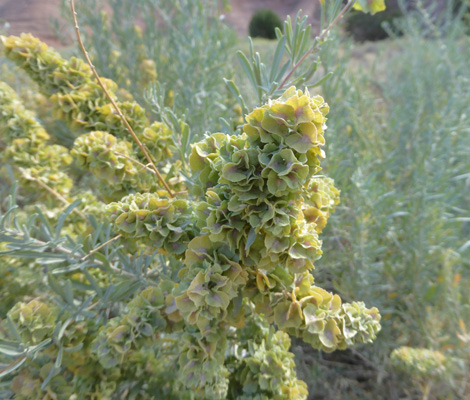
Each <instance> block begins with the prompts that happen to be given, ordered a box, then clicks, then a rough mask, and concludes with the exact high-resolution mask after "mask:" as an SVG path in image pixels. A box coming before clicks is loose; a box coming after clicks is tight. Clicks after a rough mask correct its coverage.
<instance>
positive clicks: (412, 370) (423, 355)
mask: <svg viewBox="0 0 470 400" xmlns="http://www.w3.org/2000/svg"><path fill="white" fill-rule="evenodd" d="M390 361H391V363H392V365H393V367H394V368H396V369H397V370H398V371H400V372H402V373H404V374H407V375H410V376H411V377H413V378H414V379H418V380H419V379H423V378H428V379H429V378H434V379H435V378H439V377H444V376H446V375H448V373H449V370H450V368H451V364H452V362H451V360H449V359H448V358H447V357H446V356H445V355H444V354H443V353H442V352H440V351H433V350H429V349H424V348H417V347H407V346H403V347H398V348H397V349H395V350H393V351H392V354H391V355H390Z"/></svg>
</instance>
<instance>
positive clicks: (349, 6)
mask: <svg viewBox="0 0 470 400" xmlns="http://www.w3.org/2000/svg"><path fill="white" fill-rule="evenodd" d="M355 2H356V0H349V2H348V4H346V5H345V6H344V8H343V9H342V10H341V11H340V13H339V14H338V15H337V16H336V18H335V19H334V20H333V21H332V22H331V24H330V25H328V26H327V28H326V29H325V30H324V31H323V32H322V33H321V34H320V36H317V37H316V38H315V41H314V44H313V46H312V47H311V48H310V50H308V51H307V52H306V53H305V54H304V55H303V57H302V58H301V59H300V60H299V61H298V62H297V64H295V65H294V66H293V67H292V70H291V71H290V72H289V73H288V74H287V76H286V77H285V78H284V80H283V81H282V82H281V84H280V85H279V87H278V89H282V88H283V87H284V85H285V84H286V83H287V82H288V81H289V79H290V78H291V77H292V75H293V74H294V72H295V71H296V70H297V68H299V66H300V65H301V64H302V63H303V62H304V61H305V60H306V59H307V57H308V56H309V55H310V54H312V53H314V52H315V50H317V45H318V43H319V42H321V41H322V40H323V39H325V37H326V35H327V34H328V32H329V31H330V30H331V29H332V28H333V27H334V26H335V25H336V24H337V23H338V22H339V20H340V19H341V18H343V16H344V14H346V13H347V12H348V11H349V9H350V8H351V7H352V6H353V4H354V3H355Z"/></svg>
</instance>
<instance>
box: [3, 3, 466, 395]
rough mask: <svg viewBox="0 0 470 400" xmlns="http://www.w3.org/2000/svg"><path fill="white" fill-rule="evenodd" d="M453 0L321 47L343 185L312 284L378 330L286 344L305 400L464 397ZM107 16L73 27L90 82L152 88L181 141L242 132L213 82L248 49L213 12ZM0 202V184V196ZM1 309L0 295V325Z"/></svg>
mask: <svg viewBox="0 0 470 400" xmlns="http://www.w3.org/2000/svg"><path fill="white" fill-rule="evenodd" d="M431 3H432V2H431ZM466 3H468V2H466V1H465V0H460V1H456V2H448V3H447V7H445V9H443V10H440V11H439V12H437V11H436V10H437V8H434V9H433V5H432V4H431V5H430V6H429V4H427V6H426V7H425V6H424V5H422V4H421V3H420V2H417V3H416V5H415V6H414V7H413V9H410V8H409V7H407V4H406V2H402V3H400V4H399V5H398V6H397V7H390V8H389V11H387V12H386V13H383V14H377V15H375V16H373V17H370V16H365V15H364V14H361V16H360V17H359V15H356V14H354V13H353V14H351V15H350V16H349V17H348V19H347V21H345V25H344V26H343V30H338V31H335V32H333V33H332V35H331V38H330V41H329V42H328V43H327V44H326V45H325V46H324V47H323V48H322V50H321V60H322V66H323V69H324V71H325V72H327V71H334V74H333V76H332V77H331V78H330V79H329V80H327V81H326V82H324V83H323V84H322V86H321V88H318V91H319V92H320V93H321V94H322V95H323V96H324V97H325V99H326V101H327V102H328V103H329V104H330V105H332V112H331V114H330V115H329V119H328V131H327V132H326V142H327V149H326V151H327V155H328V158H327V160H328V161H327V165H326V166H325V172H326V173H327V174H328V175H329V176H331V177H332V178H334V179H335V182H336V186H337V187H338V188H340V189H341V199H342V201H341V204H340V205H339V206H337V211H336V213H335V214H334V215H333V216H332V217H331V219H330V223H329V224H328V226H327V227H326V229H325V232H324V235H323V241H324V243H323V246H324V247H323V251H324V255H323V258H322V259H321V260H320V261H319V262H317V263H316V268H317V277H318V278H317V281H318V283H319V284H321V285H323V287H325V288H328V289H330V290H333V291H335V292H337V293H339V294H340V295H341V297H343V298H344V299H345V300H346V301H349V300H352V299H354V298H360V299H362V300H364V301H365V302H366V303H368V304H373V305H376V306H377V307H378V308H379V309H380V310H381V312H382V315H383V317H384V318H383V321H382V325H383V328H382V332H381V333H380V335H379V336H378V339H377V340H376V342H375V343H374V344H373V345H367V346H363V347H360V348H357V349H352V350H346V351H342V352H335V353H332V354H328V355H326V354H323V353H320V352H316V351H313V350H312V349H311V348H309V346H305V345H304V344H303V343H301V342H300V341H293V346H292V349H293V351H294V353H295V354H296V363H297V368H298V374H299V377H300V378H301V379H304V380H305V381H306V382H307V384H308V386H309V392H310V398H312V399H314V398H325V399H335V398H341V399H358V400H359V399H403V398H406V399H421V398H429V399H465V398H468V396H470V387H469V383H468V382H470V372H469V368H470V352H469V348H470V300H469V299H470V296H469V287H470V262H469V260H470V64H469V60H470V40H469V37H468V36H466V32H467V33H468V26H469V25H468V21H469V19H468V11H467V10H466V8H465V6H466ZM110 4H111V7H112V10H113V12H112V13H108V14H104V13H101V12H97V10H99V9H100V2H98V1H96V0H85V1H82V2H80V8H79V16H80V24H81V26H82V28H83V31H84V32H85V33H86V45H87V48H88V49H89V51H90V53H91V55H92V58H93V62H94V63H95V65H96V67H97V69H98V71H100V74H101V75H102V76H105V77H107V78H111V79H113V80H115V81H116V82H117V83H118V85H119V87H120V88H124V89H125V90H123V91H122V92H121V93H120V94H119V95H120V96H121V98H122V99H126V98H130V97H133V98H135V99H137V100H138V101H139V102H140V103H141V104H145V99H148V97H149V96H146V95H145V92H146V91H147V90H148V89H149V87H152V84H151V83H152V81H155V82H158V84H156V85H155V86H154V87H153V91H154V94H155V93H156V94H157V95H156V96H151V99H152V100H153V103H152V102H151V104H150V105H149V106H148V107H147V113H148V114H149V115H150V116H151V115H152V111H155V112H156V113H157V114H156V115H159V113H160V114H161V112H163V111H162V110H164V109H165V107H166V108H168V109H170V110H171V112H173V113H174V115H177V116H178V118H181V119H183V120H185V121H190V125H191V131H192V132H193V135H195V136H194V140H195V138H196V137H199V136H200V135H202V134H203V133H204V132H206V131H213V132H215V131H218V130H220V129H221V126H220V124H219V118H220V117H223V118H225V119H227V120H230V121H233V124H234V126H236V125H237V124H239V123H241V122H242V115H241V110H240V109H239V108H237V106H236V102H235V100H234V99H233V98H232V97H231V95H230V93H229V91H228V90H227V89H226V87H225V85H224V82H223V79H222V78H224V77H225V78H233V77H237V76H241V75H242V73H241V71H240V67H239V66H238V65H237V64H236V62H235V57H234V49H235V48H236V47H239V46H242V47H243V46H244V43H245V41H246V40H245V38H238V39H237V37H236V35H235V34H234V32H232V31H231V30H230V29H229V28H228V27H227V26H226V25H225V24H223V21H221V20H220V19H219V17H218V15H219V10H220V8H219V7H223V6H224V5H220V4H219V3H218V2H216V1H209V0H208V1H191V0H180V1H179V2H178V3H177V4H178V5H179V6H177V7H175V5H174V2H173V1H170V0H161V1H158V2H156V1H150V0H141V1H139V2H129V1H125V0H110ZM436 4H437V3H436ZM436 7H437V6H436ZM369 18H371V19H370V20H369ZM136 20H137V21H139V24H138V26H136V24H135V21H136ZM155 20H157V21H158V23H157V24H155ZM383 22H385V24H383ZM347 32H349V34H350V35H351V36H352V38H354V39H357V40H358V41H367V40H377V39H382V38H385V37H386V38H387V39H386V40H384V41H382V42H378V43H375V44H370V43H362V44H359V43H356V42H354V40H353V39H352V38H351V36H348V33H347ZM255 44H256V45H257V46H258V47H257V48H258V49H260V50H259V51H260V52H261V53H263V55H265V54H266V55H268V56H269V55H270V54H273V53H274V45H273V43H272V42H267V41H255ZM66 52H75V50H74V49H67V50H66ZM0 62H1V64H0V68H1V71H2V79H4V80H7V81H9V83H11V84H12V85H13V86H14V87H15V89H17V91H18V92H19V94H20V95H21V97H22V99H23V101H24V102H25V103H26V105H27V107H28V108H30V109H33V110H34V111H36V113H37V114H38V119H39V120H41V122H42V123H43V125H45V126H46V128H47V131H49V132H55V134H54V138H55V139H54V138H53V140H56V141H57V142H58V143H61V144H66V145H67V144H70V140H71V139H70V137H71V136H70V133H69V132H68V128H66V127H65V126H64V125H61V124H60V123H57V122H56V121H55V120H54V119H53V118H52V117H51V111H50V106H49V105H48V103H47V99H45V98H44V97H42V96H41V95H39V94H38V93H37V92H36V91H35V90H31V89H30V88H31V84H30V82H28V81H27V80H26V79H25V78H24V77H22V75H21V74H17V73H15V74H12V73H11V72H10V71H11V68H12V67H11V65H10V64H8V63H7V62H6V61H5V60H3V59H2V60H1V61H0ZM242 82H243V80H242ZM155 99H158V102H155ZM57 132H59V133H57ZM67 138H69V139H67ZM2 179H3V178H2ZM8 190H9V188H8V185H6V184H3V182H2V188H1V190H0V192H1V193H0V194H1V195H2V198H5V197H6V196H5V193H6V192H7V191H8ZM20 200H21V198H20ZM0 271H2V272H1V273H2V277H1V279H3V280H4V281H5V282H8V283H5V284H8V285H11V282H13V281H12V280H11V279H9V278H8V279H7V277H9V276H10V275H11V274H15V273H16V272H15V271H14V269H12V268H8V269H2V270H0ZM25 271H28V269H25ZM30 275H31V271H29V275H28V274H25V275H23V278H22V279H23V280H24V283H21V284H20V283H19V280H18V279H17V280H15V281H14V282H16V283H15V285H16V286H10V287H11V290H12V291H14V293H13V292H12V296H13V295H14V296H16V298H20V297H21V296H24V295H25V293H26V290H25V287H26V286H28V285H30V284H31V282H32V281H33V280H34V278H33V276H30ZM0 282H2V281H0ZM22 282H23V281H22ZM2 284H3V283H2ZM2 301H3V300H2ZM7 303H8V305H7ZM10 304H12V299H10V298H8V299H5V303H2V308H1V312H2V314H3V313H4V312H5V311H6V310H7V308H8V306H9V305H10ZM402 346H403V347H402ZM401 347H402V350H400V351H398V350H397V349H399V348H401ZM408 347H411V348H415V349H424V350H423V352H420V351H409V350H407V348H408ZM430 352H432V353H430ZM423 371H424V372H423Z"/></svg>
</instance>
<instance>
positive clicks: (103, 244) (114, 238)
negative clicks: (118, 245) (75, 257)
mask: <svg viewBox="0 0 470 400" xmlns="http://www.w3.org/2000/svg"><path fill="white" fill-rule="evenodd" d="M121 237H122V234H119V235H117V236H114V237H113V238H111V239H109V240H108V241H107V242H104V243H102V244H100V245H99V246H98V247H97V248H96V249H93V250H92V251H90V252H89V253H88V254H87V255H86V256H85V257H83V258H82V260H83V261H85V260H86V259H87V258H88V257H90V256H91V255H93V254H94V253H96V252H97V251H98V250H101V249H102V248H103V247H104V246H106V245H108V244H110V243H112V242H114V241H115V240H118V239H119V238H121Z"/></svg>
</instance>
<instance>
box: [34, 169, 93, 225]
mask: <svg viewBox="0 0 470 400" xmlns="http://www.w3.org/2000/svg"><path fill="white" fill-rule="evenodd" d="M34 181H35V182H37V183H38V184H39V186H41V187H42V188H43V189H45V190H47V191H48V192H49V193H50V194H52V195H53V196H54V197H55V198H56V199H58V200H59V201H60V202H62V203H64V204H65V205H66V206H69V205H70V203H69V202H68V201H67V199H66V198H65V197H63V196H62V195H61V194H60V193H58V192H57V191H55V190H54V189H52V188H51V187H50V186H48V185H47V184H45V183H44V182H43V181H41V180H40V179H39V178H36V179H35V180H34ZM72 211H73V212H74V213H77V214H78V215H80V217H82V218H83V219H84V220H85V222H87V223H90V221H89V220H88V218H87V217H86V215H85V214H83V213H82V212H81V211H79V210H77V209H76V208H74V209H73V210H72Z"/></svg>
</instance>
